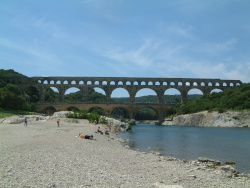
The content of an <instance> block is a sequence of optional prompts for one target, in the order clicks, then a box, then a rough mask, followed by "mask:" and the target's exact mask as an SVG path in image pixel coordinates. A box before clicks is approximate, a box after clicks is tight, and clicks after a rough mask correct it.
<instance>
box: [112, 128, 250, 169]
mask: <svg viewBox="0 0 250 188" xmlns="http://www.w3.org/2000/svg"><path fill="white" fill-rule="evenodd" d="M117 137H118V138H122V139H129V142H128V143H126V144H127V145H129V146H130V148H132V149H135V150H140V151H143V152H150V151H154V152H160V153H161V154H162V155H165V156H173V157H176V158H179V159H187V160H196V159H197V158H198V157H206V158H210V159H216V160H219V161H221V162H222V163H224V162H225V161H234V162H235V163H236V164H235V165H234V166H233V167H234V168H235V169H236V170H237V171H239V172H240V173H245V174H250V128H218V127H184V126H159V125H152V124H147V125H145V124H137V125H135V126H133V127H132V131H131V132H121V133H119V134H118V136H117Z"/></svg>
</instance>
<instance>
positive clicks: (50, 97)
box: [44, 87, 60, 102]
mask: <svg viewBox="0 0 250 188" xmlns="http://www.w3.org/2000/svg"><path fill="white" fill-rule="evenodd" d="M59 100H60V96H59V89H58V88H57V87H48V88H46V90H45V96H44V101H45V102H59Z"/></svg>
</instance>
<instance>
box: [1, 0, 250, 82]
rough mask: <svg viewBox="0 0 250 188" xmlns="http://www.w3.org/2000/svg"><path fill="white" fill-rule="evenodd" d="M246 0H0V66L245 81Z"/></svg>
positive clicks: (249, 50) (36, 72) (35, 71)
mask: <svg viewBox="0 0 250 188" xmlns="http://www.w3.org/2000/svg"><path fill="white" fill-rule="evenodd" d="M249 10H250V1H249V0H202V1H200V0H174V1H173V0H40V1H39V0H0V69H14V70H15V71H17V72H19V73H22V74H24V75H26V76H29V77H32V76H80V77H81V76H82V77H85V76H87V77H154V78H155V77H156V78H157V77H160V78H219V79H230V80H231V79H234V80H241V81H242V82H244V83H248V82H250V11H249Z"/></svg>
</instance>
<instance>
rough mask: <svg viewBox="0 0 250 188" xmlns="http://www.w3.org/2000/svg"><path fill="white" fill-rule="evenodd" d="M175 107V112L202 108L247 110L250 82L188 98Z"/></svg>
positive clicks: (249, 102)
mask: <svg viewBox="0 0 250 188" xmlns="http://www.w3.org/2000/svg"><path fill="white" fill-rule="evenodd" d="M175 109H176V113H177V114H188V113H195V112H200V111H204V110H208V111H219V112H221V113H222V112H224V111H227V110H235V111H241V110H249V109H250V83H247V84H243V85H241V86H237V87H232V88H230V89H226V90H224V91H223V92H219V93H211V94H207V95H204V96H202V97H201V98H197V99H194V100H188V101H186V102H184V103H183V104H177V105H176V106H175Z"/></svg>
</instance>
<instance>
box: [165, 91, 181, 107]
mask: <svg viewBox="0 0 250 188" xmlns="http://www.w3.org/2000/svg"><path fill="white" fill-rule="evenodd" d="M180 102H181V92H180V91H179V90H178V89H176V88H169V89H166V90H165V92H164V104H169V103H170V104H172V103H180Z"/></svg>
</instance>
